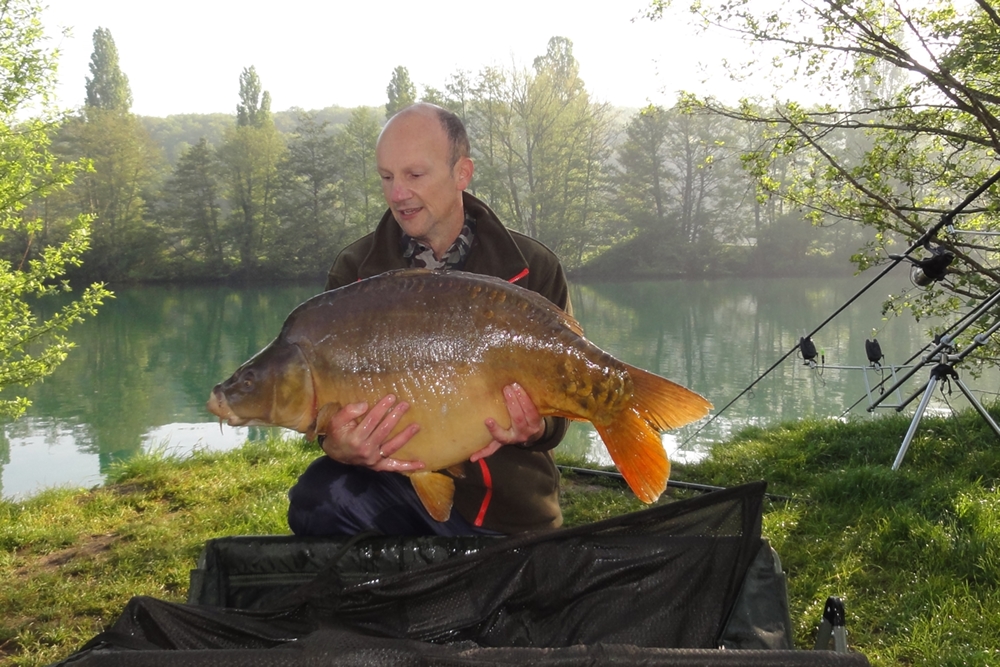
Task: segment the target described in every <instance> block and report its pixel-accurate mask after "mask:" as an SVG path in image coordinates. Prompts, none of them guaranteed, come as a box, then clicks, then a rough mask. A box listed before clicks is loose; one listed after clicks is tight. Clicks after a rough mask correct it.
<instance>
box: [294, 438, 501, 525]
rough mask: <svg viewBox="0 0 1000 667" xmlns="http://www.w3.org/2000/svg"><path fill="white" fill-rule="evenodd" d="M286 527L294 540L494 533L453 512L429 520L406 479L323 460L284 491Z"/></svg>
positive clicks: (314, 464)
mask: <svg viewBox="0 0 1000 667" xmlns="http://www.w3.org/2000/svg"><path fill="white" fill-rule="evenodd" d="M288 500H289V505H288V526H289V527H290V528H291V529H292V532H293V533H295V534H296V535H298V536H300V537H334V536H348V535H357V534H358V533H361V532H364V531H367V530H376V531H378V532H380V533H382V534H383V535H394V536H404V537H410V536H416V535H443V536H456V535H497V534H498V533H496V532H494V531H490V530H485V529H483V528H476V527H475V526H473V525H472V524H471V523H469V522H468V521H466V520H465V519H464V518H463V517H462V516H461V515H460V514H459V513H458V512H457V511H455V510H452V512H451V518H449V519H448V520H447V521H444V522H440V521H435V520H434V519H432V518H431V517H430V515H429V514H428V513H427V511H426V510H425V509H424V506H423V505H422V504H421V502H420V499H419V498H417V493H416V491H414V490H413V485H412V484H410V480H409V479H407V478H406V477H405V476H404V475H400V474H398V473H393V472H375V471H374V470H369V469H368V468H361V467H358V466H350V465H344V464H343V463H338V462H336V461H334V460H333V459H331V458H329V457H327V456H321V457H320V458H318V459H316V460H315V461H313V462H312V463H311V464H309V467H308V468H306V471H305V472H304V473H302V475H301V476H300V477H299V481H298V482H296V484H295V486H293V487H292V488H291V490H290V491H289V492H288Z"/></svg>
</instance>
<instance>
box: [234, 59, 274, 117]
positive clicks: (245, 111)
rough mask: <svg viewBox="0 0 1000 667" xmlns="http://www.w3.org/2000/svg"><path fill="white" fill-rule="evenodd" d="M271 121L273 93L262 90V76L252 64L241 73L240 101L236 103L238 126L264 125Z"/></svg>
mask: <svg viewBox="0 0 1000 667" xmlns="http://www.w3.org/2000/svg"><path fill="white" fill-rule="evenodd" d="M269 122H271V93H269V92H267V91H266V90H264V91H261V84H260V77H259V76H257V70H256V68H254V66H253V65H251V66H250V67H249V68H244V70H243V72H242V73H241V74H240V103H239V104H238V105H236V126H237V127H263V126H264V125H265V124H267V123H269Z"/></svg>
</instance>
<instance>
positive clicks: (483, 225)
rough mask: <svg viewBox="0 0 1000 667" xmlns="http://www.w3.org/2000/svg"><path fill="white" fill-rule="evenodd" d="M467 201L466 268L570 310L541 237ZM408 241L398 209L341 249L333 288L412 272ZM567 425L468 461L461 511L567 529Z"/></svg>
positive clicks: (460, 487) (458, 490)
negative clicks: (562, 493) (557, 451)
mask: <svg viewBox="0 0 1000 667" xmlns="http://www.w3.org/2000/svg"><path fill="white" fill-rule="evenodd" d="M463 202H464V206H465V211H466V212H467V213H470V214H471V215H472V216H473V217H475V219H476V235H475V239H474V240H473V242H472V247H471V249H470V250H469V255H468V257H467V258H466V262H465V268H464V270H465V271H469V272H471V273H479V274H483V275H488V276H495V277H497V278H502V279H504V280H508V281H510V282H513V283H514V284H516V285H520V286H521V287H525V288H527V289H530V290H533V291H535V292H538V293H539V294H541V295H542V296H544V297H545V298H547V299H548V300H549V301H551V302H552V303H554V304H556V305H557V306H559V307H560V308H563V309H564V310H567V311H569V310H570V303H569V288H568V286H567V284H566V276H565V274H564V273H563V270H562V266H561V265H560V263H559V259H558V258H557V257H556V256H555V254H554V253H553V252H552V251H551V250H549V249H548V248H546V247H545V246H544V245H542V244H541V243H539V242H538V241H536V240H535V239H533V238H531V237H528V236H525V235H523V234H518V233H517V232H513V231H510V230H508V229H507V228H505V227H504V226H503V224H501V222H500V220H499V219H497V216H496V214H495V213H494V212H493V211H492V210H491V209H490V207H489V206H487V205H486V204H485V203H483V202H482V201H480V200H479V199H476V198H475V197H473V196H472V195H470V194H469V193H467V192H466V193H463ZM402 236H403V231H402V229H401V228H400V227H399V224H398V223H397V222H396V220H395V218H393V217H392V213H391V211H386V213H385V215H383V216H382V220H381V221H380V222H379V224H378V227H376V228H375V231H374V232H372V233H371V234H369V235H367V236H365V237H363V238H361V239H359V240H357V241H355V242H354V243H352V244H351V245H349V246H347V247H346V248H344V250H343V251H341V253H340V255H339V256H338V257H337V259H336V261H335V262H334V264H333V267H332V268H331V269H330V273H329V276H328V277H327V281H326V289H328V290H330V289H335V288H337V287H342V286H344V285H348V284H350V283H353V282H355V281H358V280H362V279H364V278H370V277H372V276H375V275H378V274H380V273H384V272H386V271H391V270H393V269H405V268H408V263H407V260H406V259H404V258H403V253H402V243H401V240H402ZM484 417H485V415H484ZM566 428H567V420H565V419H561V418H556V417H548V418H546V428H545V434H544V435H543V436H542V438H541V439H540V440H538V441H536V442H534V443H532V445H531V446H530V447H519V446H517V445H509V446H506V447H502V448H500V450H499V451H498V452H497V453H495V454H494V455H493V456H490V457H488V458H486V459H484V460H483V461H480V462H478V463H469V462H468V461H467V462H466V463H465V464H464V469H465V470H464V472H465V477H464V478H461V479H456V480H455V506H454V507H455V509H456V510H457V511H458V512H459V513H460V514H461V515H462V516H463V517H464V518H465V519H466V520H467V521H469V522H470V523H472V524H474V525H477V526H481V527H483V528H487V529H489V530H495V531H498V532H501V533H507V534H512V533H521V532H525V531H529V530H541V529H546V528H558V527H559V526H561V525H562V511H561V510H560V508H559V471H558V469H557V468H556V465H555V461H554V460H553V458H552V452H551V451H550V450H551V449H552V448H553V447H555V446H556V445H558V444H559V442H560V441H561V440H562V438H563V436H564V435H565V434H566Z"/></svg>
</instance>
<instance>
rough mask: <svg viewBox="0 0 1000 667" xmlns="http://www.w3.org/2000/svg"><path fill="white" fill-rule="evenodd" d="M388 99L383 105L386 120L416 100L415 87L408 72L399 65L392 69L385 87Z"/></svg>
mask: <svg viewBox="0 0 1000 667" xmlns="http://www.w3.org/2000/svg"><path fill="white" fill-rule="evenodd" d="M385 93H386V95H388V96H389V101H388V102H387V103H386V105H385V118H386V120H388V119H390V118H392V117H393V116H395V115H396V113H397V112H398V111H399V110H400V109H404V108H406V107H408V106H410V105H411V104H413V103H414V102H416V101H417V87H416V86H414V85H413V82H412V81H410V72H409V70H407V69H406V68H405V67H403V66H402V65H400V66H399V67H397V68H396V69H394V70H393V71H392V79H390V80H389V85H388V86H387V87H386V89H385Z"/></svg>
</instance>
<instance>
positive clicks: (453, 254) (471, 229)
mask: <svg viewBox="0 0 1000 667" xmlns="http://www.w3.org/2000/svg"><path fill="white" fill-rule="evenodd" d="M475 236H476V219H475V218H473V217H472V216H471V215H469V213H468V212H466V214H465V224H464V225H462V232H461V233H460V234H459V235H458V238H457V239H455V242H454V243H452V244H451V247H450V248H448V252H446V253H445V254H444V257H443V258H441V259H440V260H439V259H438V258H437V257H435V256H434V251H433V250H431V249H430V248H428V247H427V246H425V245H424V244H423V243H420V242H419V241H417V240H416V239H415V238H413V237H412V236H409V235H407V234H403V238H402V239H401V244H402V246H403V257H404V258H405V259H406V260H407V261H408V262H409V263H410V267H411V268H420V269H449V270H455V271H457V270H460V269H461V268H462V267H463V266H465V260H466V258H467V257H468V256H469V249H470V248H472V239H473V238H475Z"/></svg>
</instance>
